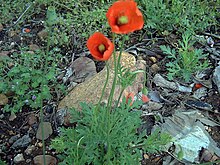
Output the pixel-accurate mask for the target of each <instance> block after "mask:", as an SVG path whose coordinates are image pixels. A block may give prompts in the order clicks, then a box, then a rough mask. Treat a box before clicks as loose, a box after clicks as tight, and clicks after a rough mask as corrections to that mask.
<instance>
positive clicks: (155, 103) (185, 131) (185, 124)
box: [0, 24, 220, 165]
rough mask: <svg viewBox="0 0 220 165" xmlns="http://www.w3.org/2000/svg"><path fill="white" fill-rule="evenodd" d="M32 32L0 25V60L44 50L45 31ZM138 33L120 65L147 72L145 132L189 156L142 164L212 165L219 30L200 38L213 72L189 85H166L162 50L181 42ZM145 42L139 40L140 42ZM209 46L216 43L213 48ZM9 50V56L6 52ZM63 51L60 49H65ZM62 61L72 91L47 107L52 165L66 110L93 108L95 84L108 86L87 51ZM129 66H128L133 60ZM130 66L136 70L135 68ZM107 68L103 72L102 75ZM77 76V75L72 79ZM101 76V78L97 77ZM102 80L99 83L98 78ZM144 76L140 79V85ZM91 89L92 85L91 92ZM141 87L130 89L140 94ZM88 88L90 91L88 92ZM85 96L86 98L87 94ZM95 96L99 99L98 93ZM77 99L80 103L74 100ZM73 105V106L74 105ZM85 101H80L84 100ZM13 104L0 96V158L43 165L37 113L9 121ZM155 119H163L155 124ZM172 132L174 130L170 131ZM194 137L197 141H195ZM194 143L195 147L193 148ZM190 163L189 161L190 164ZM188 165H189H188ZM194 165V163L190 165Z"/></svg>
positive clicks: (219, 139) (219, 118)
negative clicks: (166, 138) (168, 138)
mask: <svg viewBox="0 0 220 165" xmlns="http://www.w3.org/2000/svg"><path fill="white" fill-rule="evenodd" d="M30 27H31V28H30V31H25V30H24V29H23V28H22V29H20V31H8V30H5V29H4V27H3V26H2V25H1V24H0V57H1V56H8V57H11V55H12V54H13V53H14V52H18V51H19V47H20V46H24V45H25V46H28V47H29V50H30V51H33V52H34V51H35V50H36V49H41V47H42V44H41V42H42V38H44V37H45V36H44V35H45V33H43V30H44V29H42V25H40V24H39V25H36V24H35V26H30ZM143 34H144V33H143V32H142V31H141V32H138V33H134V34H133V35H131V36H130V40H129V41H127V43H126V46H125V51H126V52H128V53H130V54H129V58H124V59H122V63H124V64H125V65H126V66H127V65H129V64H130V63H133V64H134V65H137V63H138V61H142V63H141V64H142V65H141V68H144V69H146V76H147V83H146V87H147V89H148V91H149V93H148V97H149V99H150V101H149V102H148V103H145V104H144V105H143V106H142V110H143V128H142V129H145V130H146V132H147V133H149V132H150V130H151V129H152V128H153V127H160V128H161V129H162V130H163V131H166V132H169V133H170V134H171V135H173V136H177V135H178V136H181V137H182V138H181V139H183V141H181V140H179V141H178V144H179V145H182V149H183V151H184V152H186V153H187V152H189V151H190V152H191V154H189V155H187V154H185V156H184V159H183V160H177V159H175V157H174V156H173V154H174V153H172V149H171V150H170V151H168V152H164V153H160V154H157V155H151V154H148V153H145V154H144V155H143V161H142V164H148V165H149V164H167V165H168V164H186V162H187V161H188V162H190V161H192V162H193V160H194V159H196V160H197V162H211V161H216V160H219V156H220V29H216V31H215V32H214V33H213V32H210V31H207V32H206V33H202V34H200V35H199V36H200V37H201V38H203V39H204V43H203V44H200V43H197V46H198V47H200V48H202V49H203V51H204V52H206V53H209V56H208V58H209V62H210V66H211V67H210V68H209V69H207V70H205V71H204V72H202V73H195V74H194V79H193V81H192V82H190V83H184V82H182V81H178V80H177V79H176V80H173V81H168V80H167V70H166V66H165V64H166V62H167V61H168V58H166V55H165V54H164V53H163V52H162V51H161V50H160V48H159V46H160V45H164V44H168V45H172V44H175V43H177V39H178V38H179V36H177V35H175V34H172V35H169V36H157V34H154V36H153V38H152V37H151V38H150V37H149V36H145V35H143ZM139 36H142V39H141V40H137V38H138V37H139ZM210 40H212V42H211V43H210ZM5 45H10V48H11V49H10V50H4V46H5ZM61 49H62V48H61ZM63 56H65V59H66V61H67V63H66V66H65V67H63V68H62V73H63V74H61V75H60V76H58V77H57V79H59V81H60V82H62V83H65V85H66V86H67V87H68V95H67V97H64V95H61V96H59V97H58V99H57V98H54V99H52V100H51V101H50V102H45V104H44V107H43V109H44V130H45V136H44V138H45V140H46V153H47V157H46V158H47V160H48V162H50V163H48V164H57V162H58V161H59V160H58V158H57V156H56V152H55V151H54V150H53V149H51V148H50V147H49V145H50V141H51V139H53V138H54V137H56V136H58V128H59V127H60V126H61V125H62V124H65V125H68V123H65V115H66V111H65V109H64V108H63V107H65V106H71V107H72V106H73V107H77V106H78V105H77V104H78V103H79V101H81V100H82V98H83V99H85V100H88V101H90V102H95V100H91V97H90V96H91V95H89V94H88V93H89V92H90V93H91V94H92V93H93V94H94V95H100V92H99V90H97V86H95V84H97V82H98V83H101V82H103V81H104V77H105V71H104V70H105V68H104V63H101V62H97V61H94V59H93V58H92V57H91V55H89V52H88V50H87V49H86V46H85V47H84V48H83V49H78V50H77V52H76V51H74V50H71V49H67V48H63ZM128 59H129V60H130V59H131V60H130V61H129V60H128ZM133 64H132V65H133ZM103 68H104V69H103ZM73 70H74V71H75V72H74V73H73ZM97 72H98V73H97ZM100 74H101V75H102V76H98V79H97V78H95V77H97V75H100ZM141 76H143V75H140V79H141ZM88 83H90V85H89V86H88ZM138 83H139V81H136V82H135V84H134V86H132V87H130V89H128V90H129V91H134V92H135V93H137V94H138V93H139V90H138ZM86 84H87V86H86ZM85 90H86V92H85ZM94 92H97V93H94ZM76 96H77V97H76ZM73 99H74V102H73V101H71V100H73ZM80 99H81V100H80ZM6 104H10V100H9V99H8V96H7V95H5V94H0V157H1V159H2V160H4V161H6V162H7V164H22V165H24V164H41V163H39V162H41V161H42V141H41V140H42V135H41V128H40V127H39V121H40V118H39V111H32V110H31V109H30V108H28V107H24V111H23V112H20V113H16V114H15V115H11V114H10V113H6V112H3V110H2V109H3V107H4V106H5V105H6ZM154 115H157V116H158V117H159V121H163V122H162V123H161V122H158V121H155V119H154V117H153V116H154ZM170 128H172V129H170ZM193 135H199V136H197V138H193ZM192 141H194V142H193V143H191V142H192ZM186 160H187V161H186ZM189 164H190V163H189ZM191 164H192V163H191Z"/></svg>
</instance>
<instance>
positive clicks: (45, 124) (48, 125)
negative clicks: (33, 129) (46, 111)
mask: <svg viewBox="0 0 220 165" xmlns="http://www.w3.org/2000/svg"><path fill="white" fill-rule="evenodd" d="M43 127H44V140H46V139H47V138H48V137H49V136H50V135H51V134H52V133H53V129H52V126H51V123H50V122H43ZM36 138H37V139H40V140H42V129H41V124H39V126H38V129H37V134H36Z"/></svg>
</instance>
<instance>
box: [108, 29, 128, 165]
mask: <svg viewBox="0 0 220 165" xmlns="http://www.w3.org/2000/svg"><path fill="white" fill-rule="evenodd" d="M125 39H126V38H125V36H123V39H122V44H121V47H120V52H119V55H118V59H117V57H116V51H115V49H114V52H113V58H114V78H113V82H112V88H111V92H110V95H109V98H108V104H107V147H108V150H107V155H106V156H107V164H108V165H109V164H110V157H111V145H110V131H111V129H110V112H111V107H112V101H113V97H114V93H115V87H116V83H117V77H118V68H119V66H120V60H121V54H122V48H123V46H124V42H125ZM112 40H113V44H114V45H115V34H114V33H113V39H112Z"/></svg>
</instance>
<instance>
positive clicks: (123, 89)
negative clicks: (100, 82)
mask: <svg viewBox="0 0 220 165" xmlns="http://www.w3.org/2000/svg"><path fill="white" fill-rule="evenodd" d="M124 90H125V88H122V90H121V92H120V95H119V97H118V100H117V103H116V107H118V104H119V102H120V99H121V97H122V94H123V92H124Z"/></svg>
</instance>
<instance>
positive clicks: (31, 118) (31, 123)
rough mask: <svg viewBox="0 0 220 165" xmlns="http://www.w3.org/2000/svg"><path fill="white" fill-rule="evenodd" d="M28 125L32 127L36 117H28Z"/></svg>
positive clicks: (31, 115)
mask: <svg viewBox="0 0 220 165" xmlns="http://www.w3.org/2000/svg"><path fill="white" fill-rule="evenodd" d="M27 118H28V124H29V125H30V126H32V125H33V124H35V123H37V117H36V116H35V115H34V114H30V115H28V117H27Z"/></svg>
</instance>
